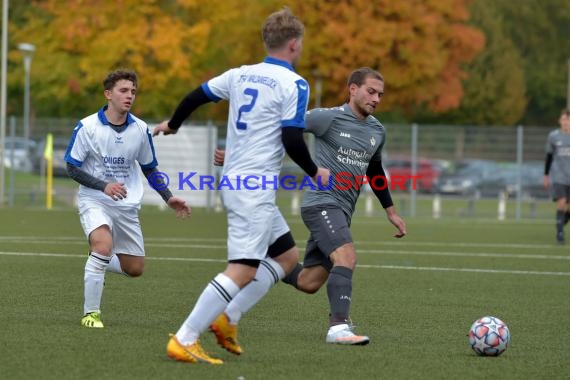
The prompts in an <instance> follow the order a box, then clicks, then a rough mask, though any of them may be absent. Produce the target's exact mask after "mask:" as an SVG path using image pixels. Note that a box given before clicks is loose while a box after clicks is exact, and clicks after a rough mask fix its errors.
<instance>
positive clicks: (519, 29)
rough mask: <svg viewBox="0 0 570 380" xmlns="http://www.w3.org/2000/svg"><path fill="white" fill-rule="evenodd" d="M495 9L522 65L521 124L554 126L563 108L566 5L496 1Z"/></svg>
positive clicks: (548, 0) (568, 50)
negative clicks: (524, 103) (525, 104)
mask: <svg viewBox="0 0 570 380" xmlns="http://www.w3.org/2000/svg"><path fill="white" fill-rule="evenodd" d="M477 1H481V0H477ZM497 8H498V12H500V14H501V15H502V16H503V20H504V29H505V33H506V34H507V35H508V36H509V37H510V38H511V39H512V40H513V42H514V43H515V45H516V47H517V49H518V50H519V53H520V55H521V57H522V62H523V65H524V71H525V80H526V87H527V93H528V99H529V104H528V107H527V110H526V113H525V115H524V118H523V120H522V122H523V123H524V124H537V125H554V124H556V120H557V119H558V115H559V113H560V110H561V109H562V108H564V107H565V105H566V88H567V87H566V86H567V83H568V78H567V75H568V59H570V38H569V36H570V2H569V1H568V0H520V1H498V2H497Z"/></svg>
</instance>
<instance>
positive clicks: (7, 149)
mask: <svg viewBox="0 0 570 380" xmlns="http://www.w3.org/2000/svg"><path fill="white" fill-rule="evenodd" d="M35 149H36V142H35V141H34V140H32V139H26V138H24V137H6V138H5V139H4V166H5V167H7V168H11V169H12V168H13V169H14V170H16V171H23V172H31V171H32V167H33V154H34V151H35ZM12 160H13V161H12Z"/></svg>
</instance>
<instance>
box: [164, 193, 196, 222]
mask: <svg viewBox="0 0 570 380" xmlns="http://www.w3.org/2000/svg"><path fill="white" fill-rule="evenodd" d="M166 204H168V207H170V208H171V209H173V210H174V211H175V212H176V216H177V217H179V218H182V219H184V218H187V217H189V216H190V215H192V208H191V207H190V206H188V205H187V204H186V201H185V200H184V199H182V198H178V197H175V196H172V197H170V199H168V201H167V202H166Z"/></svg>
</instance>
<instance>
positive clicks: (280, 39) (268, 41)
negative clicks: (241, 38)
mask: <svg viewBox="0 0 570 380" xmlns="http://www.w3.org/2000/svg"><path fill="white" fill-rule="evenodd" d="M304 33H305V26H304V25H303V23H302V22H301V20H299V19H298V18H297V16H295V15H294V14H293V13H292V12H291V10H290V9H289V8H287V7H285V8H283V9H282V10H280V11H278V12H274V13H272V14H270V15H269V16H268V17H267V19H266V20H265V22H264V23H263V28H262V30H261V36H262V38H263V43H264V44H265V48H266V49H267V50H268V51H271V50H275V49H279V48H282V47H283V46H284V45H285V44H286V43H287V41H289V40H290V39H292V38H301V37H303V34H304Z"/></svg>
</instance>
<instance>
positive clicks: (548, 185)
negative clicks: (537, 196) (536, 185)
mask: <svg viewBox="0 0 570 380" xmlns="http://www.w3.org/2000/svg"><path fill="white" fill-rule="evenodd" d="M543 182H544V188H545V189H546V190H548V188H549V187H550V178H549V177H548V176H547V175H545V176H544V180H543Z"/></svg>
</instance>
